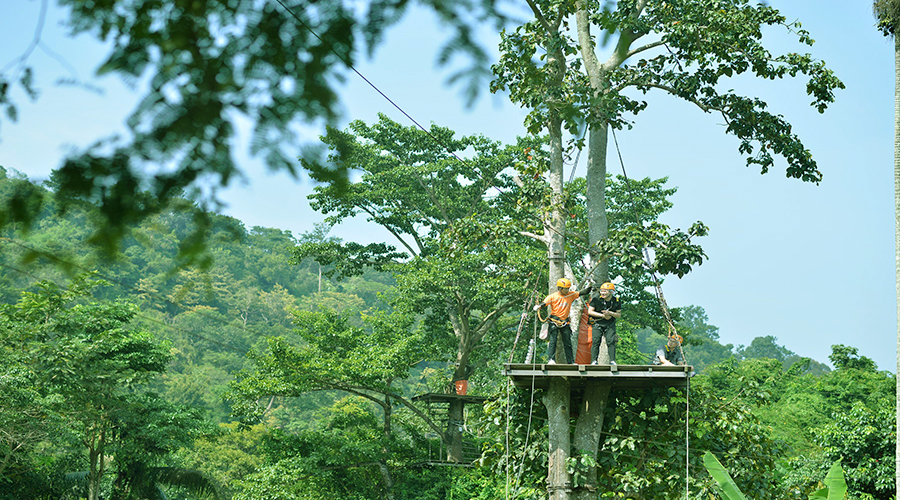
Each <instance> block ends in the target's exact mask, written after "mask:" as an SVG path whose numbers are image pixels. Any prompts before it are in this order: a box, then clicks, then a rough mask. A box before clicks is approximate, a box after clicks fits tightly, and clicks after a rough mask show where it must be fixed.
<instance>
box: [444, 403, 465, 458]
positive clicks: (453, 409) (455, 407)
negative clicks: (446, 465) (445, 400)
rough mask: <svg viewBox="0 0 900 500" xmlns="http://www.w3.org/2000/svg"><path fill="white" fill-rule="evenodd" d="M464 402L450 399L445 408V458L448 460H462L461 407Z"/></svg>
mask: <svg viewBox="0 0 900 500" xmlns="http://www.w3.org/2000/svg"><path fill="white" fill-rule="evenodd" d="M464 407H465V402H464V401H463V400H461V399H452V400H451V401H450V403H449V407H448V408H447V460H448V461H450V462H462V461H463V440H462V435H463V433H462V430H463V429H462V428H463V408H464Z"/></svg>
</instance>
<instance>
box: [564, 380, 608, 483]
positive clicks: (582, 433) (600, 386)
mask: <svg viewBox="0 0 900 500" xmlns="http://www.w3.org/2000/svg"><path fill="white" fill-rule="evenodd" d="M609 390H610V385H609V384H605V383H602V382H599V381H596V380H595V381H590V382H588V383H587V386H586V387H585V389H584V399H583V400H582V402H581V408H580V411H579V414H578V420H576V422H575V439H574V440H573V444H574V445H575V451H574V453H573V454H574V455H575V456H576V457H590V458H591V459H592V461H593V463H596V462H597V452H598V451H599V450H600V442H601V434H600V432H601V431H602V430H603V411H604V410H605V409H606V404H607V402H608V401H609ZM576 470H577V471H578V474H579V475H580V476H581V477H580V478H579V481H578V485H577V486H576V487H575V489H574V491H573V494H572V498H573V499H575V500H593V499H596V498H597V497H598V496H599V492H598V491H597V467H594V466H591V465H585V464H584V463H579V465H578V466H577V467H576Z"/></svg>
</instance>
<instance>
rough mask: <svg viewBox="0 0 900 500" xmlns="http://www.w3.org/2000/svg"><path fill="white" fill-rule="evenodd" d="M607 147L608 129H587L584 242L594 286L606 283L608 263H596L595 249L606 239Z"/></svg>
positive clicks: (607, 222)
mask: <svg viewBox="0 0 900 500" xmlns="http://www.w3.org/2000/svg"><path fill="white" fill-rule="evenodd" d="M608 144H609V126H608V125H606V123H604V124H603V125H602V126H600V125H594V126H592V127H591V134H590V137H589V138H588V162H587V177H586V181H587V192H586V193H585V195H586V196H587V222H588V242H589V244H590V256H591V266H592V267H593V266H596V267H594V274H593V276H594V279H595V280H596V281H597V282H598V283H603V282H605V281H609V265H608V261H606V260H604V261H603V262H600V263H599V265H598V262H599V260H600V254H599V252H598V251H597V249H596V246H595V245H596V244H597V242H598V241H601V240H605V239H606V238H607V236H609V219H608V218H607V216H606V151H607V145H608Z"/></svg>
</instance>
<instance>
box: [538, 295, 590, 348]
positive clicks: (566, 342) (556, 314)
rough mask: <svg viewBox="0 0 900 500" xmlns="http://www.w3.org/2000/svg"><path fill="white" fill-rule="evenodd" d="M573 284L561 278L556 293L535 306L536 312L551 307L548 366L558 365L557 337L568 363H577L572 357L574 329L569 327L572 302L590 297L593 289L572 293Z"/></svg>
mask: <svg viewBox="0 0 900 500" xmlns="http://www.w3.org/2000/svg"><path fill="white" fill-rule="evenodd" d="M571 287H572V282H571V281H570V280H569V279H568V278H560V279H558V280H557V281H556V291H555V292H553V293H551V294H550V295H548V296H547V297H546V298H545V299H544V301H543V302H540V303H538V304H535V306H534V310H535V311H537V310H538V309H540V308H541V306H543V305H544V304H546V305H548V306H550V320H549V321H550V324H549V325H548V329H547V336H548V337H549V338H550V342H549V343H548V344H547V358H548V359H549V360H550V361H548V364H551V365H552V364H554V363H556V360H555V359H554V357H555V356H556V339H557V336H559V337H562V343H563V351H564V352H565V354H566V363H568V364H570V365H571V364H572V363H574V362H575V356H573V355H572V328H571V327H569V311H570V310H571V309H572V302H575V299H577V298H578V297H582V296H585V295H590V293H591V290H592V289H593V287H591V286H590V285H588V286H587V288H585V289H584V290H578V291H570V289H571Z"/></svg>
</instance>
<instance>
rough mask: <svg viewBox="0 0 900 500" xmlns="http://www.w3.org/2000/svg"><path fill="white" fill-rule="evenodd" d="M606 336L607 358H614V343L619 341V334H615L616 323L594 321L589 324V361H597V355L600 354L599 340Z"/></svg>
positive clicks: (612, 359)
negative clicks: (603, 323) (608, 323)
mask: <svg viewBox="0 0 900 500" xmlns="http://www.w3.org/2000/svg"><path fill="white" fill-rule="evenodd" d="M604 336H606V348H607V349H609V360H610V361H615V360H616V344H618V343H619V336H618V335H616V324H615V323H613V324H611V325H601V324H600V323H594V324H593V326H591V339H592V340H591V363H596V362H597V356H599V355H600V342H602V341H603V337H604Z"/></svg>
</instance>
